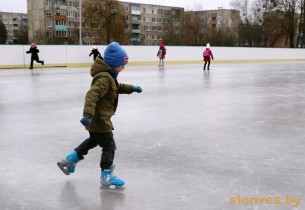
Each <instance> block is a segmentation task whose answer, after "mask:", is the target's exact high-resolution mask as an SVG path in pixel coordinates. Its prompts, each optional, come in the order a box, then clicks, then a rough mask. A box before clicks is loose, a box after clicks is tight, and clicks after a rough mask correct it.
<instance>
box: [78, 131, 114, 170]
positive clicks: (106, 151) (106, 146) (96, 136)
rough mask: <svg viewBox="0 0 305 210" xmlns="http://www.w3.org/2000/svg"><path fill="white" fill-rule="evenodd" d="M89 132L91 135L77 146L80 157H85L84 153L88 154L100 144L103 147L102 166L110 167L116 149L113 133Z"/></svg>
mask: <svg viewBox="0 0 305 210" xmlns="http://www.w3.org/2000/svg"><path fill="white" fill-rule="evenodd" d="M89 133H90V137H89V138H88V139H86V140H85V141H83V142H82V143H81V144H80V145H79V146H78V147H77V148H75V151H76V152H77V155H78V157H79V159H80V160H82V159H84V155H87V154H88V151H89V150H90V149H93V148H94V147H96V146H97V145H99V146H100V147H102V148H103V149H102V155H101V162H100V167H101V169H102V170H104V169H107V168H110V166H111V165H112V163H113V159H114V151H115V150H116V145H115V141H114V139H113V133H112V132H110V133H93V132H89Z"/></svg>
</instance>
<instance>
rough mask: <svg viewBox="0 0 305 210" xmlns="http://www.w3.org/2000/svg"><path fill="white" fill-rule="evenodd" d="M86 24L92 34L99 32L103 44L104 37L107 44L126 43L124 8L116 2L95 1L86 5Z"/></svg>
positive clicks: (110, 0)
mask: <svg viewBox="0 0 305 210" xmlns="http://www.w3.org/2000/svg"><path fill="white" fill-rule="evenodd" d="M84 23H85V25H86V24H87V25H88V26H89V27H88V30H89V33H90V34H94V33H97V31H98V32H99V35H100V36H99V37H100V39H101V42H104V41H103V37H104V35H105V36H106V43H110V42H111V41H113V40H115V41H118V42H120V43H125V42H126V41H125V39H126V38H125V33H124V30H125V22H124V15H123V12H122V6H121V5H120V4H119V2H118V1H116V0H94V1H90V2H87V3H86V6H85V9H84Z"/></svg>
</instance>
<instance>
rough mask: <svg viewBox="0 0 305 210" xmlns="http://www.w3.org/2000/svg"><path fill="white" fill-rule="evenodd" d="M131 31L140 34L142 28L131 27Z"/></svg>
mask: <svg viewBox="0 0 305 210" xmlns="http://www.w3.org/2000/svg"><path fill="white" fill-rule="evenodd" d="M131 33H133V34H140V33H141V30H140V29H131Z"/></svg>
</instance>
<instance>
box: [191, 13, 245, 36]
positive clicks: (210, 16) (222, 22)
mask: <svg viewBox="0 0 305 210" xmlns="http://www.w3.org/2000/svg"><path fill="white" fill-rule="evenodd" d="M193 13H196V14H198V15H199V16H200V19H201V21H200V24H201V26H202V30H203V31H206V30H209V31H210V32H217V31H220V30H230V31H236V32H237V30H236V29H237V27H238V24H239V23H240V13H239V11H236V10H230V9H223V8H222V7H219V8H218V9H217V10H204V11H193Z"/></svg>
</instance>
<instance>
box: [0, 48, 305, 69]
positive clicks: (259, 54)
mask: <svg viewBox="0 0 305 210" xmlns="http://www.w3.org/2000/svg"><path fill="white" fill-rule="evenodd" d="M29 47H30V46H29V45H1V47H0V56H1V58H2V59H1V60H0V68H1V66H2V67H3V66H10V65H11V66H14V65H16V66H20V65H22V66H26V65H28V64H29V62H30V54H26V51H27V50H29ZM97 47H98V49H99V51H100V52H101V54H102V55H103V52H104V50H105V48H106V46H105V45H98V46H97ZM123 47H124V48H125V50H126V51H127V53H128V56H129V61H130V62H141V63H142V64H145V62H153V61H157V60H158V58H157V51H158V46H130V45H128V46H123ZM166 48H167V54H166V61H177V62H178V61H197V62H198V61H201V60H202V52H203V51H204V49H205V46H200V47H188V46H187V47H184V46H166ZM38 49H39V50H40V53H39V57H40V59H41V60H44V61H45V63H46V65H48V66H52V65H63V66H66V65H73V64H74V65H76V66H77V65H80V64H90V63H92V61H93V58H92V56H91V57H89V54H90V52H91V49H92V46H88V45H82V46H79V45H38ZM211 49H212V52H213V54H214V58H215V62H220V61H221V62H226V61H227V62H230V61H233V62H234V61H251V60H281V59H285V60H289V59H300V60H302V59H305V51H304V49H290V48H243V47H211Z"/></svg>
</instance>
